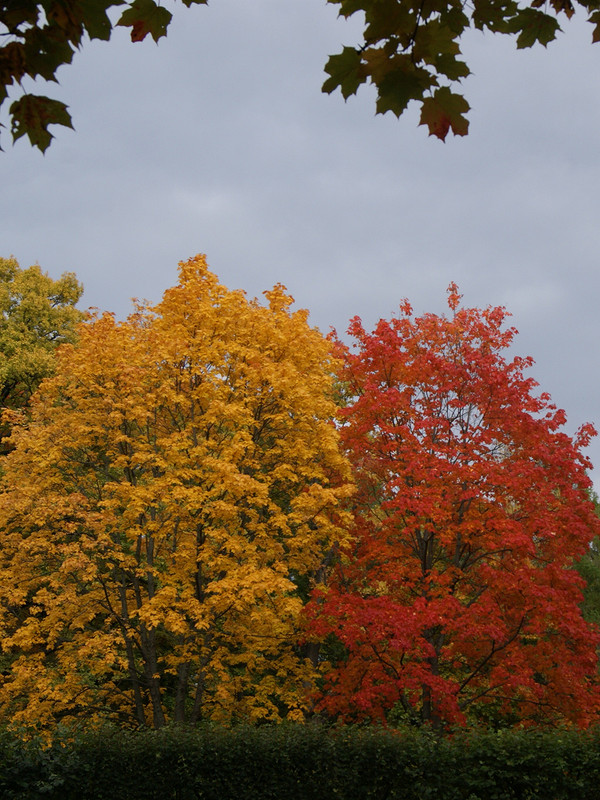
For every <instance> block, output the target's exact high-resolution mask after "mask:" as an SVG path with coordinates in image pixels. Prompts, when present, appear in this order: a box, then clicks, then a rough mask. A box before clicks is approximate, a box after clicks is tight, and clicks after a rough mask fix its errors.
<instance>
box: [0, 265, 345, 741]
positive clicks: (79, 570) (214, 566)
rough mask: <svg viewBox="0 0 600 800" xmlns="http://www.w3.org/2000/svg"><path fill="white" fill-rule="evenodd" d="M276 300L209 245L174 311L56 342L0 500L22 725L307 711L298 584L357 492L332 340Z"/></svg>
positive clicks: (2, 596)
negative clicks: (346, 450) (253, 293)
mask: <svg viewBox="0 0 600 800" xmlns="http://www.w3.org/2000/svg"><path fill="white" fill-rule="evenodd" d="M265 295H266V298H267V304H266V305H262V304H260V303H259V302H258V301H256V300H249V299H248V298H247V297H246V295H245V294H244V293H243V292H241V291H229V290H228V289H226V288H225V287H223V286H222V285H220V284H219V282H218V280H217V278H216V276H215V275H213V274H212V273H211V272H210V271H209V270H208V268H207V265H206V261H205V259H204V257H203V256H197V257H195V258H193V259H190V260H189V261H187V262H184V263H182V264H180V278H179V284H178V285H177V286H175V287H174V288H172V289H170V290H168V291H167V292H166V293H165V295H164V297H163V300H162V301H161V302H160V303H159V304H158V305H156V306H154V307H150V306H139V307H138V308H137V310H136V311H135V313H134V314H132V315H131V316H130V317H129V318H128V319H127V320H126V321H125V322H117V321H115V319H114V317H113V316H112V315H110V314H104V315H102V316H99V317H96V318H95V319H93V320H91V321H88V322H86V323H84V324H83V325H82V326H81V329H80V334H79V341H78V344H77V345H76V346H70V345H66V346H64V347H63V348H61V349H60V351H59V355H58V367H57V372H56V375H55V376H54V377H52V378H49V379H47V380H46V381H45V382H44V383H43V384H42V386H41V388H40V390H39V391H38V393H37V394H36V395H35V396H34V398H33V402H32V418H31V420H30V422H29V424H22V425H20V426H19V425H17V427H16V429H15V431H14V433H13V444H14V451H13V452H12V453H11V454H10V455H9V456H8V457H7V459H6V467H5V475H4V479H3V480H4V487H3V492H2V494H1V495H0V607H1V609H0V625H1V627H0V633H1V640H2V643H1V658H2V660H3V663H2V673H3V675H2V679H1V684H0V713H3V714H4V715H5V716H8V715H9V716H10V719H11V720H12V721H14V722H17V723H23V724H26V725H38V726H50V725H52V724H54V723H55V722H56V721H59V720H65V721H68V722H72V721H74V720H86V721H93V720H100V719H106V718H109V719H112V720H114V721H117V722H118V723H120V724H124V725H152V726H154V727H160V726H162V725H164V724H165V723H167V722H169V721H174V722H195V721H197V720H199V719H201V718H210V719H216V720H221V721H230V720H232V719H235V718H244V719H247V720H258V719H268V720H277V719H281V718H284V717H287V718H300V717H301V716H302V713H303V709H304V703H305V699H304V698H305V696H306V689H307V687H309V686H310V684H311V681H312V679H313V672H312V667H311V665H310V662H309V660H308V659H306V658H304V657H303V653H302V651H301V649H300V648H298V646H297V644H296V643H297V641H298V626H299V612H300V610H301V607H302V604H303V597H302V594H303V592H306V587H307V586H310V583H311V581H314V580H315V576H317V574H318V573H319V570H320V568H321V567H322V564H323V562H324V559H325V558H326V555H327V553H328V552H330V551H331V548H332V547H335V544H336V542H338V541H339V540H341V539H343V537H344V536H345V533H344V524H343V522H344V517H343V512H342V511H341V510H340V502H341V500H342V498H343V497H345V496H347V495H348V493H349V492H350V491H351V488H350V485H349V483H348V477H347V476H348V470H347V466H346V462H345V460H344V458H343V457H342V456H341V455H340V452H339V450H338V436H337V432H336V429H335V426H334V425H333V424H332V422H331V420H332V418H333V415H334V413H335V404H334V399H333V391H332V372H333V366H334V359H333V357H332V354H331V350H330V345H329V343H328V342H327V340H326V339H325V338H324V337H323V336H322V334H321V333H320V332H319V331H318V330H317V329H315V328H311V327H310V326H309V324H308V321H307V312H305V311H292V310H291V308H290V306H291V304H292V302H293V301H292V299H291V298H290V297H289V296H288V295H287V294H286V292H285V288H284V287H282V286H279V285H278V286H276V287H274V289H273V290H271V291H270V292H265ZM303 587H304V588H303Z"/></svg>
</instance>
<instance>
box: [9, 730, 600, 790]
mask: <svg viewBox="0 0 600 800" xmlns="http://www.w3.org/2000/svg"><path fill="white" fill-rule="evenodd" d="M598 797H600V732H590V733H581V732H579V733H578V732H575V731H562V730H561V731H545V732H543V731H535V730H520V731H502V732H499V733H491V732H473V731H471V732H459V733H456V734H455V735H453V736H449V737H445V738H441V739H438V738H436V737H434V736H432V735H431V734H430V733H428V732H426V731H414V732H403V733H398V732H395V731H390V730H383V729H381V728H376V727H368V728H354V727H347V728H341V727H340V728H328V727H325V726H320V725H311V724H309V725H305V726H302V725H281V726H274V727H270V726H264V727H245V726H240V727H234V728H230V729H228V728H220V727H216V726H202V727H199V728H196V729H184V728H170V729H165V730H161V731H142V732H127V731H120V730H113V729H107V730H102V731H97V732H91V733H87V734H77V735H74V736H69V735H68V734H67V733H65V734H64V735H62V736H57V737H56V738H55V740H54V741H53V743H52V744H51V745H50V746H44V745H43V744H42V743H40V742H39V741H32V740H30V741H23V740H22V739H19V738H18V737H17V736H16V735H14V734H10V733H8V732H6V731H5V732H4V733H2V734H0V798H2V800H34V799H35V800H38V799H39V798H48V799H49V800H53V798H56V799H57V800H58V798H60V800H313V799H314V800H329V799H330V798H331V799H332V800H429V799H431V800H513V799H514V800H537V798H539V800H597V798H598Z"/></svg>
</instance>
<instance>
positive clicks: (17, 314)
mask: <svg viewBox="0 0 600 800" xmlns="http://www.w3.org/2000/svg"><path fill="white" fill-rule="evenodd" d="M82 292H83V287H82V285H81V284H80V283H79V282H78V281H77V279H76V277H75V275H74V274H73V273H71V272H65V273H64V274H63V275H62V276H61V277H60V278H59V279H58V280H53V279H52V278H51V277H50V276H49V275H48V274H47V273H45V272H42V270H41V269H40V267H39V266H37V265H36V266H32V267H28V268H27V269H21V267H20V266H19V264H18V262H17V261H16V260H15V259H14V258H0V409H2V408H4V409H6V408H8V409H12V410H20V409H23V408H24V407H25V406H26V405H27V403H28V401H29V398H30V397H31V395H32V394H33V392H34V391H35V390H36V389H37V387H38V386H39V384H40V382H41V381H42V380H43V379H44V378H46V377H48V376H49V375H51V374H52V373H53V371H54V353H55V350H56V348H57V347H58V345H60V344H61V343H63V342H73V341H74V340H75V329H76V326H77V324H78V323H79V322H80V321H81V320H82V319H83V317H84V314H83V312H81V311H79V310H78V309H77V308H75V306H76V304H77V302H78V301H79V299H80V297H81V294H82ZM0 433H1V434H2V436H3V437H4V436H6V433H7V428H6V426H5V427H4V428H2V429H0Z"/></svg>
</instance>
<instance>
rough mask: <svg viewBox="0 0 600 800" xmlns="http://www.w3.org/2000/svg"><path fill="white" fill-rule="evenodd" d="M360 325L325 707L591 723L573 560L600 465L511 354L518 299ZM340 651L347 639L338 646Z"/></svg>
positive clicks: (590, 643)
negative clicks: (348, 513) (349, 526)
mask: <svg viewBox="0 0 600 800" xmlns="http://www.w3.org/2000/svg"><path fill="white" fill-rule="evenodd" d="M449 306H450V309H451V311H452V313H451V315H450V316H449V317H444V316H437V315H433V314H427V315H425V316H423V317H420V318H416V319H414V318H413V317H412V316H411V314H412V311H411V308H410V306H409V305H408V303H404V304H403V305H402V307H401V315H400V316H399V317H398V318H393V319H391V320H390V321H385V320H381V321H380V322H379V324H378V325H377V327H376V328H375V330H374V332H373V333H367V332H366V331H365V330H364V329H363V327H362V324H361V322H360V320H359V319H358V318H356V319H354V320H353V321H352V323H351V326H350V329H349V333H350V334H351V335H352V336H353V337H354V338H355V340H356V346H355V347H354V349H353V350H350V349H349V348H347V347H346V346H345V345H343V344H342V343H341V342H338V347H339V352H340V354H341V355H342V356H343V359H344V367H343V369H342V373H341V376H340V378H341V381H342V384H343V386H344V387H345V392H346V398H347V404H346V407H345V408H344V409H343V410H342V411H341V424H340V428H341V435H342V439H343V443H344V445H345V448H346V450H347V453H348V454H349V456H350V458H351V461H352V463H353V466H354V470H355V476H356V481H357V484H358V493H357V495H356V497H355V529H354V537H355V538H354V542H353V544H352V545H351V546H350V547H349V548H347V550H346V551H345V552H343V553H342V555H341V558H340V562H339V564H338V567H337V570H336V572H335V574H334V575H333V576H332V579H331V581H330V585H329V586H328V587H327V588H321V589H320V590H318V591H316V592H315V595H314V597H313V601H312V602H311V604H310V605H309V608H308V615H309V620H310V622H309V628H310V635H311V636H312V637H313V638H321V639H323V638H325V637H326V636H327V635H331V634H333V635H334V637H335V638H337V639H338V640H339V642H341V643H342V644H343V649H344V654H343V656H342V657H339V658H336V659H332V662H333V663H332V664H331V665H330V667H329V669H328V671H327V672H326V677H325V682H324V688H323V692H322V695H321V697H320V699H319V704H320V707H321V708H322V709H323V710H324V711H326V712H328V713H330V714H332V715H334V716H338V717H340V718H342V719H345V720H350V719H357V718H358V719H360V718H371V719H377V718H379V719H383V718H385V717H386V716H388V715H389V712H390V711H391V710H392V709H394V714H395V715H398V714H399V715H400V716H402V715H405V717H406V718H409V719H413V720H415V719H416V720H417V721H425V722H431V723H433V724H434V725H442V724H444V723H464V722H465V721H466V719H467V715H469V716H474V717H475V718H480V719H481V718H483V719H486V718H494V719H495V720H496V721H498V720H499V719H501V718H504V720H505V721H507V722H516V721H520V722H532V723H545V724H554V723H557V722H559V721H563V722H571V723H574V724H577V725H582V726H585V725H588V724H589V723H590V722H591V721H592V720H594V719H596V720H597V719H598V710H599V708H600V693H599V689H598V685H597V683H596V680H595V675H596V670H597V659H596V646H597V645H598V643H599V642H600V638H599V636H598V634H597V633H596V632H595V631H593V630H591V629H590V627H589V626H588V625H587V623H585V622H584V620H583V618H582V616H581V613H580V610H579V606H578V604H579V603H580V601H581V587H582V580H581V578H580V577H579V576H578V574H577V573H576V572H575V570H573V569H572V568H571V565H572V563H573V561H574V560H575V559H577V558H579V557H580V556H581V555H582V554H583V553H584V552H585V551H586V548H587V547H588V545H589V542H590V541H591V539H592V538H593V537H594V536H595V535H596V534H597V533H598V530H599V521H598V518H597V516H596V515H595V513H594V508H593V504H592V503H591V502H590V501H589V499H588V494H587V490H588V489H589V486H590V481H589V479H588V477H587V475H586V468H588V467H589V466H590V464H589V462H588V460H587V459H586V458H585V456H584V455H583V454H582V452H581V450H582V448H583V447H584V446H585V445H586V443H587V442H588V440H589V438H590V437H591V436H593V435H595V431H594V429H593V428H592V427H591V426H589V425H586V426H584V427H583V428H581V430H580V431H579V432H578V434H577V435H576V436H575V437H574V438H570V437H569V436H568V435H567V434H566V433H564V432H563V431H562V430H561V428H562V426H563V425H564V422H565V414H564V412H563V411H561V410H557V409H556V408H555V406H553V405H552V404H551V403H550V398H549V396H548V395H547V394H541V395H539V396H536V395H535V394H534V389H535V386H536V383H535V381H534V380H532V379H531V378H526V377H524V375H523V370H524V369H525V368H527V367H529V366H531V364H532V360H531V359H528V358H518V357H517V358H514V359H512V360H511V361H508V360H506V359H505V357H504V356H503V351H505V350H506V349H507V348H508V347H509V346H510V344H511V342H512V339H513V336H514V334H515V333H516V331H515V330H514V329H513V328H506V327H505V325H504V322H505V318H506V316H507V313H506V311H505V310H504V309H503V308H488V309H485V310H479V309H465V308H461V307H460V296H459V295H458V291H457V287H456V286H455V285H451V286H450V288H449ZM338 649H339V648H338Z"/></svg>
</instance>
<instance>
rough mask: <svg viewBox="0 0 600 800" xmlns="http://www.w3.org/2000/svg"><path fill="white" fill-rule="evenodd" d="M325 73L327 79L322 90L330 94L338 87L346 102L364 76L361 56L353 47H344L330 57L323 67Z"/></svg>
mask: <svg viewBox="0 0 600 800" xmlns="http://www.w3.org/2000/svg"><path fill="white" fill-rule="evenodd" d="M325 72H327V73H328V74H329V75H330V76H331V77H329V78H328V79H327V80H326V81H325V83H324V84H323V87H322V90H323V91H324V92H326V93H327V94H331V92H333V91H334V90H335V89H337V88H338V87H339V89H340V90H341V92H342V95H343V96H344V99H345V100H347V99H348V97H350V95H353V94H356V91H357V89H358V87H359V86H360V84H361V83H363V82H364V80H365V79H364V76H363V75H362V73H361V54H360V52H359V51H358V50H356V48H354V47H344V49H343V50H342V52H341V53H339V54H338V55H335V56H330V57H329V60H328V61H327V64H326V65H325Z"/></svg>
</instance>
